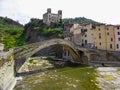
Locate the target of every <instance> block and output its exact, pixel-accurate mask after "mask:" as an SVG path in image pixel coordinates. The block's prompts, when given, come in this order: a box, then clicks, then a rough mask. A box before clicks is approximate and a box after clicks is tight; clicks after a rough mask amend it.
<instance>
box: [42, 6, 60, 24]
mask: <svg viewBox="0 0 120 90" xmlns="http://www.w3.org/2000/svg"><path fill="white" fill-rule="evenodd" d="M60 19H62V10H58V14H54V13H51V8H48V9H47V13H45V14H43V23H46V24H48V25H49V24H50V23H51V22H57V21H59V20H60Z"/></svg>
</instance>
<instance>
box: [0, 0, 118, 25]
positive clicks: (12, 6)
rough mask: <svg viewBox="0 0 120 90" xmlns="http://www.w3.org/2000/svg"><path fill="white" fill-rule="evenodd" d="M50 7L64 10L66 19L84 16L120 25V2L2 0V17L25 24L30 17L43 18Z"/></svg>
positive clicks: (0, 12)
mask: <svg viewBox="0 0 120 90" xmlns="http://www.w3.org/2000/svg"><path fill="white" fill-rule="evenodd" d="M49 7H50V8H52V12H54V13H57V10H59V9H61V10H63V17H64V18H66V17H68V18H71V17H80V16H84V17H87V18H91V19H94V20H97V21H100V22H105V23H111V24H119V23H120V20H119V17H120V13H119V8H120V5H119V0H49V1H48V0H2V1H1V0H0V15H2V16H8V17H11V18H14V19H16V20H20V21H21V22H22V23H23V22H24V19H26V20H27V21H28V19H30V17H37V18H42V14H43V13H45V12H46V9H47V8H49ZM26 20H25V21H26Z"/></svg>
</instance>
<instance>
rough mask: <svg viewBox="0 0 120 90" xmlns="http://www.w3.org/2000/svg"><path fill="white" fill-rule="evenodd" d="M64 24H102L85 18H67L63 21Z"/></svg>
mask: <svg viewBox="0 0 120 90" xmlns="http://www.w3.org/2000/svg"><path fill="white" fill-rule="evenodd" d="M63 21H64V22H67V21H74V22H78V23H92V24H99V23H100V22H97V21H94V20H92V19H87V18H85V17H76V18H65V19H63Z"/></svg>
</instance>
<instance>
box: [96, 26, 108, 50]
mask: <svg viewBox="0 0 120 90" xmlns="http://www.w3.org/2000/svg"><path fill="white" fill-rule="evenodd" d="M105 28H106V25H105V24H99V25H96V26H95V29H94V38H95V47H96V48H97V49H102V50H106V49H107V47H106V32H105Z"/></svg>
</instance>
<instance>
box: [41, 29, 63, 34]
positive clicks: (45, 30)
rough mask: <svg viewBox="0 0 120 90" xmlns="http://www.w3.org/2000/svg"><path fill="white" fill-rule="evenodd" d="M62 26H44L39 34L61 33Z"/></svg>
mask: <svg viewBox="0 0 120 90" xmlns="http://www.w3.org/2000/svg"><path fill="white" fill-rule="evenodd" d="M62 31H63V28H48V29H47V28H44V29H42V30H41V35H45V36H47V35H53V34H56V33H57V34H58V35H59V34H62Z"/></svg>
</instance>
